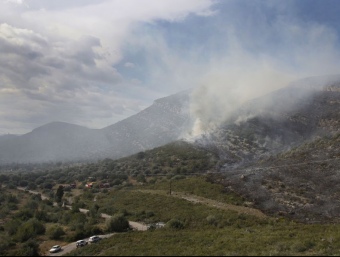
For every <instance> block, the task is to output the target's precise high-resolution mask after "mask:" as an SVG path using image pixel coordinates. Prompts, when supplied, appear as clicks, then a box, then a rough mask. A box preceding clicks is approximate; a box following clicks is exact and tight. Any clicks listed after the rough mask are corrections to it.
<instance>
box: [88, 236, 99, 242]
mask: <svg viewBox="0 0 340 257" xmlns="http://www.w3.org/2000/svg"><path fill="white" fill-rule="evenodd" d="M101 239H102V238H101V237H99V236H91V237H90V238H89V242H90V243H96V242H98V241H100V240H101Z"/></svg>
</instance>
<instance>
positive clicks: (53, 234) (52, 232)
mask: <svg viewBox="0 0 340 257" xmlns="http://www.w3.org/2000/svg"><path fill="white" fill-rule="evenodd" d="M47 234H48V237H49V239H52V240H59V239H60V238H61V237H62V236H63V235H65V231H64V230H63V228H62V227H60V226H57V225H54V226H52V227H50V228H49V229H48V231H47Z"/></svg>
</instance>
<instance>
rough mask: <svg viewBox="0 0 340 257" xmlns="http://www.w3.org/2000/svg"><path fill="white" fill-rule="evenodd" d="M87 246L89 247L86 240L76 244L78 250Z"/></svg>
mask: <svg viewBox="0 0 340 257" xmlns="http://www.w3.org/2000/svg"><path fill="white" fill-rule="evenodd" d="M85 245H87V241H85V240H78V241H77V242H76V246H77V248H78V247H82V246H85Z"/></svg>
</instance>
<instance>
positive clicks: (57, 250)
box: [50, 245, 61, 253]
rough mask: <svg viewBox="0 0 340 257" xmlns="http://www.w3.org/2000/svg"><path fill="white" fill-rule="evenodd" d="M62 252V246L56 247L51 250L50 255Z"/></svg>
mask: <svg viewBox="0 0 340 257" xmlns="http://www.w3.org/2000/svg"><path fill="white" fill-rule="evenodd" d="M60 250H61V246H60V245H55V246H52V248H51V249H50V253H57V252H59V251H60Z"/></svg>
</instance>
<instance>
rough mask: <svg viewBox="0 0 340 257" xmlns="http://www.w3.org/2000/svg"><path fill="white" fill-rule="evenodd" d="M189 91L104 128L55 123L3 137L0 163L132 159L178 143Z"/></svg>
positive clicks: (162, 100)
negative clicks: (155, 148) (13, 135)
mask: <svg viewBox="0 0 340 257" xmlns="http://www.w3.org/2000/svg"><path fill="white" fill-rule="evenodd" d="M188 100H189V96H188V92H180V93H178V94H175V95H172V96H169V97H165V98H162V99H158V100H156V101H155V102H154V104H153V105H151V106H150V107H148V108H146V109H145V110H143V111H141V112H140V113H138V114H136V115H133V116H131V117H129V118H127V119H125V120H122V121H120V122H118V123H116V124H113V125H111V126H108V127H106V128H103V129H88V128H85V127H82V126H78V125H73V124H68V123H64V122H53V123H50V124H46V125H44V126H41V127H39V128H36V129H34V130H33V131H32V132H30V133H27V134H24V135H21V136H16V137H13V138H9V137H6V140H2V139H1V138H2V137H1V138H0V164H6V163H7V164H8V163H39V162H57V161H62V162H77V161H83V162H84V161H87V162H88V161H96V160H98V159H104V158H113V159H117V158H120V157H124V156H128V155H131V154H134V153H137V152H139V151H144V150H146V149H152V148H154V147H158V146H161V145H164V144H166V143H169V142H172V141H175V140H177V139H178V138H179V137H180V135H181V133H182V131H183V130H184V128H185V127H186V126H187V120H188V114H187V113H186V112H185V110H186V109H187V108H186V107H187V104H188Z"/></svg>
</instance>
